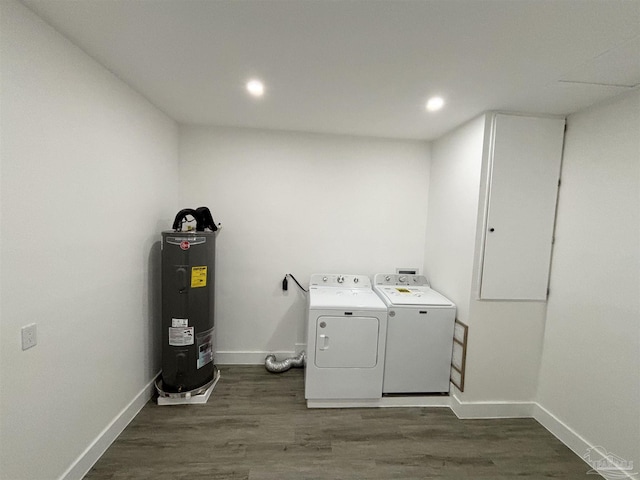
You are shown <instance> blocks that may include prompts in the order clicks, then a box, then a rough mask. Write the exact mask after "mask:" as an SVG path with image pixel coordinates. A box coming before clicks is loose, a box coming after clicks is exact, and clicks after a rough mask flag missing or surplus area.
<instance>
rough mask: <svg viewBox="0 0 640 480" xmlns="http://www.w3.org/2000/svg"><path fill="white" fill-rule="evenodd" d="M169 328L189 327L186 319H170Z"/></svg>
mask: <svg viewBox="0 0 640 480" xmlns="http://www.w3.org/2000/svg"><path fill="white" fill-rule="evenodd" d="M171 326H172V327H176V328H178V327H182V328H185V327H188V326H189V319H188V318H172V319H171Z"/></svg>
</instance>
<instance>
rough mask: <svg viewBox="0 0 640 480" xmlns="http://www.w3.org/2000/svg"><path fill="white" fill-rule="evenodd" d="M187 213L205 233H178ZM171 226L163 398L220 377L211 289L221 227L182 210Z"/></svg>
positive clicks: (165, 243)
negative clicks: (218, 231) (216, 362)
mask: <svg viewBox="0 0 640 480" xmlns="http://www.w3.org/2000/svg"><path fill="white" fill-rule="evenodd" d="M205 210H206V212H205ZM185 212H186V213H185ZM192 212H193V213H192ZM207 213H208V215H207ZM194 214H195V215H194ZM186 215H192V216H194V218H195V219H196V221H197V222H198V226H199V227H201V229H200V230H196V231H184V232H183V231H180V230H179V229H180V227H181V224H182V221H183V219H184V217H185V216H186ZM173 227H174V230H171V231H165V232H162V387H161V389H160V388H159V391H160V390H162V391H160V393H161V395H162V393H164V392H166V393H189V392H191V393H193V392H196V391H197V390H198V389H202V387H208V386H209V385H210V384H212V382H213V380H214V377H215V375H216V373H217V369H216V367H215V364H214V358H213V357H214V351H213V349H214V340H215V335H214V333H215V328H214V327H215V325H214V318H213V311H214V288H213V287H214V279H215V275H214V270H215V239H216V232H215V230H217V229H218V227H217V226H216V225H215V223H214V222H213V218H212V217H211V213H210V212H209V209H208V208H206V207H201V208H199V209H197V210H192V209H184V210H181V211H180V212H179V213H178V216H176V221H175V222H174V225H173ZM205 228H210V229H211V230H213V231H205ZM194 394H195V393H194Z"/></svg>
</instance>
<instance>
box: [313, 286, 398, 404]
mask: <svg viewBox="0 0 640 480" xmlns="http://www.w3.org/2000/svg"><path fill="white" fill-rule="evenodd" d="M308 297H309V305H308V306H309V309H308V324H307V326H308V330H307V365H306V369H305V398H306V399H307V401H308V403H309V401H313V400H328V399H334V400H340V399H372V398H382V380H383V373H384V356H385V340H386V334H387V307H386V305H385V304H384V302H383V301H382V300H381V299H380V298H379V297H378V295H376V293H375V292H374V291H373V290H372V288H371V280H370V279H369V277H367V276H365V275H336V274H314V275H312V276H311V280H310V282H309V296H308Z"/></svg>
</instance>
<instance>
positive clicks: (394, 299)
mask: <svg viewBox="0 0 640 480" xmlns="http://www.w3.org/2000/svg"><path fill="white" fill-rule="evenodd" d="M373 283H374V291H375V292H376V293H377V294H378V295H380V298H381V299H382V300H383V301H384V303H385V304H386V305H387V307H388V310H389V313H388V315H389V317H388V321H387V344H386V355H385V364H384V382H383V388H382V392H383V393H385V394H402V393H447V392H449V377H450V372H451V355H452V352H453V328H454V323H455V318H456V306H455V304H454V303H453V302H451V301H450V300H448V299H447V298H446V297H444V296H443V295H441V294H440V293H438V292H436V291H435V290H432V289H431V288H430V285H429V282H428V280H427V278H426V277H425V276H424V275H408V274H407V275H402V274H383V273H379V274H377V275H376V276H375V277H374V282H373Z"/></svg>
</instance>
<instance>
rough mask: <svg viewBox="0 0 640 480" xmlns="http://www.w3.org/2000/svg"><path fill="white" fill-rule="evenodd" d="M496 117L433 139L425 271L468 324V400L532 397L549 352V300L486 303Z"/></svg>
mask: <svg viewBox="0 0 640 480" xmlns="http://www.w3.org/2000/svg"><path fill="white" fill-rule="evenodd" d="M487 122H489V118H488V117H487V116H486V115H482V116H480V117H478V118H476V119H475V120H472V121H471V122H469V123H467V124H465V125H462V126H461V127H458V128H457V129H455V130H454V131H452V132H450V133H449V134H447V135H445V136H444V137H441V138H440V139H438V140H436V141H434V142H433V144H432V159H431V163H432V166H431V175H430V185H429V216H428V224H427V236H426V249H425V252H426V253H425V270H426V272H427V274H428V275H429V276H430V278H431V282H432V286H433V288H434V289H436V290H438V291H440V292H442V293H443V294H444V295H445V296H447V297H449V298H450V299H451V300H453V301H454V302H455V303H456V306H457V318H458V319H459V320H461V321H462V322H464V323H466V324H467V325H469V338H468V350H467V362H466V378H465V391H464V393H461V392H459V391H457V390H455V392H456V395H457V396H458V397H459V399H460V400H461V401H464V402H531V401H533V399H534V397H535V393H536V383H537V377H538V370H539V366H540V355H541V351H542V338H543V329H544V315H545V304H544V303H542V302H502V301H479V300H477V298H478V288H479V287H478V266H479V260H480V247H481V243H480V241H481V234H482V232H481V230H482V221H481V219H482V215H483V212H484V201H485V193H486V173H487V152H486V148H487V145H488V128H486V127H487V125H486V124H487Z"/></svg>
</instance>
